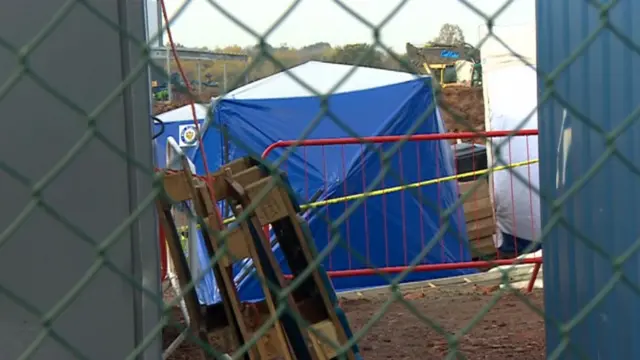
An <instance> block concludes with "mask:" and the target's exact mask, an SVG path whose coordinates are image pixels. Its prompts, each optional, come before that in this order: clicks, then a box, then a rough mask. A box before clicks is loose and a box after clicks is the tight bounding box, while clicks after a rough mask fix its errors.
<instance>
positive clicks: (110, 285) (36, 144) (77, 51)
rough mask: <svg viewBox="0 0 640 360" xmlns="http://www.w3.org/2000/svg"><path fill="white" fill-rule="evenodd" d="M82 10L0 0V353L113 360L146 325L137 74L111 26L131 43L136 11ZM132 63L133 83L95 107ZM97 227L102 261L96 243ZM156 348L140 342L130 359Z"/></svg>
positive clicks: (142, 105)
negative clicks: (0, 42) (105, 243)
mask: <svg viewBox="0 0 640 360" xmlns="http://www.w3.org/2000/svg"><path fill="white" fill-rule="evenodd" d="M92 6H93V7H94V13H92V11H91V10H89V9H88V8H86V7H85V5H83V4H81V3H80V2H78V3H76V4H75V5H73V6H72V7H71V8H69V7H63V5H62V2H61V1H49V0H47V1H26V2H16V1H11V0H2V1H0V8H2V11H1V12H2V15H1V16H0V18H1V21H0V34H2V35H1V37H2V39H3V40H4V41H6V42H8V43H10V44H12V46H14V47H15V48H16V49H21V50H23V51H25V53H23V55H25V62H20V61H19V57H18V56H17V54H16V53H15V52H14V51H12V50H11V47H7V46H4V45H6V43H3V46H2V47H0V88H4V89H3V90H0V113H1V114H2V120H0V123H1V124H2V130H0V194H1V195H0V198H2V200H1V201H0V238H1V240H0V309H1V310H0V349H1V350H0V353H1V355H0V358H3V359H17V358H19V357H20V356H21V355H22V356H23V357H25V358H31V359H47V360H57V359H60V360H63V359H65V360H66V359H72V358H90V359H96V360H100V359H104V360H112V359H124V358H126V357H127V356H130V355H131V353H132V352H133V350H134V348H135V347H136V346H138V345H139V344H140V343H141V342H142V341H143V340H144V338H145V337H146V336H147V335H149V334H150V333H151V330H152V328H153V326H155V325H156V324H158V322H159V321H160V313H161V310H162V305H161V303H160V305H158V302H159V299H160V286H159V279H158V277H159V271H158V269H159V261H158V258H159V255H158V246H157V244H158V238H157V234H156V229H157V225H156V223H155V217H154V211H153V206H151V207H147V208H146V210H144V211H142V213H141V214H139V215H135V212H136V211H137V208H138V207H139V206H141V205H142V202H143V199H144V198H145V197H148V196H149V195H150V194H151V185H152V181H151V174H152V156H151V155H152V154H151V139H150V138H151V133H150V132H151V126H150V121H149V110H150V109H149V108H150V106H149V86H148V78H147V76H148V74H147V71H139V72H138V71H135V70H134V68H135V67H136V66H137V65H138V64H139V63H140V61H141V60H142V56H141V49H140V48H139V47H138V46H137V45H134V44H133V43H132V42H131V41H130V40H128V38H127V37H125V35H124V33H125V32H128V33H130V34H131V36H134V37H137V38H138V39H140V40H141V41H144V39H145V23H144V18H145V13H144V12H145V11H144V10H145V9H144V6H143V2H140V1H125V0H114V1H99V2H92ZM65 9H67V10H69V11H68V14H63V13H62V12H63V11H65ZM95 12H99V13H100V14H102V16H103V18H100V17H98V16H96V14H95ZM104 18H107V19H109V20H110V21H111V22H112V24H113V25H112V26H115V27H120V28H121V30H118V29H117V28H116V29H114V28H113V27H112V26H110V25H108V24H107V23H106V22H105V21H104ZM41 34H45V35H44V38H41V39H38V37H40V35H41ZM36 40H37V41H36ZM26 51H30V52H29V53H28V54H27V53H26ZM24 64H27V65H28V68H27V67H26V66H25V65H24ZM27 69H28V71H27ZM132 73H137V74H138V77H137V80H135V81H133V82H132V83H131V85H129V86H128V87H126V88H124V90H122V92H121V93H120V94H119V96H117V97H116V98H115V99H113V101H112V102H111V103H110V104H109V105H108V106H106V107H104V109H105V110H104V111H100V105H101V104H102V103H103V102H105V101H106V100H107V99H109V98H110V96H111V94H113V93H114V92H116V91H118V88H119V86H120V85H121V83H123V82H124V81H125V79H126V78H127V77H128V76H129V75H130V74H132ZM16 74H21V76H22V78H21V79H20V80H18V81H17V82H16V84H15V86H13V87H11V88H7V86H8V85H7V84H8V83H9V82H10V80H11V79H12V77H13V76H14V75H16ZM36 76H37V78H38V79H39V80H34V79H36ZM43 84H46V86H44V85H43ZM7 89H10V90H7ZM87 114H95V119H96V120H97V124H96V127H97V129H96V132H97V133H99V134H100V136H99V137H98V136H95V133H94V134H91V133H90V132H89V131H90V130H91V125H90V119H91V118H92V116H88V115H87ZM85 139H89V140H88V141H86V142H85ZM106 143H111V144H112V145H113V148H110V147H109V146H107V145H105V144H106ZM114 149H119V150H120V152H124V153H126V157H125V156H123V155H122V153H118V152H117V151H115V150H114ZM133 162H138V163H142V164H147V165H148V169H147V170H145V171H142V170H139V169H138V167H137V166H136V165H134V164H133ZM24 214H28V215H26V216H24ZM130 217H131V218H132V219H133V220H132V221H131V222H130V224H126V227H122V231H117V230H118V229H119V227H120V226H122V225H123V224H125V221H127V220H130V219H129V218H130ZM14 230H15V231H14ZM116 235H117V236H116ZM110 236H111V237H112V238H114V239H115V238H116V237H117V241H115V242H114V243H113V244H112V246H110V247H109V248H107V249H106V250H105V253H104V258H107V259H108V260H109V261H110V262H111V265H109V266H107V265H106V264H105V262H104V258H103V256H102V255H101V254H100V251H98V249H97V248H96V245H97V244H99V243H102V242H103V241H105V240H106V239H109V238H110ZM110 266H112V267H111V268H110ZM114 269H118V270H119V271H120V272H121V274H118V273H117V272H116V271H114ZM122 274H126V276H124V275H122ZM125 277H128V278H129V279H131V281H127V280H126V279H125ZM132 282H133V283H135V284H137V286H134V285H133V284H132ZM141 287H144V288H146V289H147V290H148V291H149V292H150V293H151V294H153V297H155V298H153V297H151V296H149V294H144V293H143V292H141V291H140V288H141ZM39 338H41V339H43V340H42V341H39ZM160 354H161V352H160V341H159V339H155V340H153V339H152V340H151V342H150V344H149V346H148V348H146V350H144V351H142V352H141V355H140V356H138V357H137V358H139V359H145V360H147V359H148V360H151V359H154V360H155V359H159V358H160ZM80 355H82V357H79V356H80Z"/></svg>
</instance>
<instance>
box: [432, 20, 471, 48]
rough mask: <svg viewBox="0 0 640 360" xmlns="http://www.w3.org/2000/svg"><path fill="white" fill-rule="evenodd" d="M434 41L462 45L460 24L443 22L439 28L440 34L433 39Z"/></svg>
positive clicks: (462, 36) (462, 34)
mask: <svg viewBox="0 0 640 360" xmlns="http://www.w3.org/2000/svg"><path fill="white" fill-rule="evenodd" d="M433 42H434V43H437V44H444V45H462V44H464V42H465V41H464V33H463V32H462V29H461V28H460V26H458V25H455V24H449V23H447V24H444V25H442V27H441V28H440V34H439V35H438V36H437V37H436V38H435V39H433Z"/></svg>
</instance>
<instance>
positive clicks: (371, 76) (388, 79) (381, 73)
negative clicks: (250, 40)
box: [224, 61, 418, 100]
mask: <svg viewBox="0 0 640 360" xmlns="http://www.w3.org/2000/svg"><path fill="white" fill-rule="evenodd" d="M354 68H355V71H354ZM350 71H353V73H352V74H351V75H349V77H348V78H347V79H346V80H345V82H344V83H342V84H341V85H340V87H339V88H337V89H336V90H334V91H332V93H333V94H337V93H346V92H352V91H359V90H365V89H371V88H376V87H381V86H387V85H393V84H399V83H403V82H407V81H411V80H415V79H417V78H418V77H417V76H416V75H414V74H411V73H407V72H401V71H392V70H383V69H375V68H368V67H362V66H353V65H343V64H332V63H326V62H321V61H309V62H306V63H304V64H301V65H298V66H295V67H293V68H291V69H289V70H288V71H282V72H279V73H277V74H274V75H271V76H268V77H266V78H264V79H261V80H258V81H255V82H252V83H250V84H247V85H245V86H242V87H240V88H237V89H235V90H233V91H231V92H230V93H228V94H227V95H225V96H224V98H225V99H235V100H249V99H254V100H256V99H275V98H292V97H304V96H313V95H314V94H313V92H311V91H309V90H308V89H307V88H305V87H304V86H302V85H301V84H300V83H299V82H298V81H297V80H296V79H294V78H293V77H292V76H291V75H293V76H295V77H296V78H298V79H300V80H302V81H304V82H305V83H306V84H307V85H308V86H309V87H311V88H313V89H314V90H316V91H318V92H320V93H321V94H327V93H329V92H330V91H331V90H332V89H333V87H334V86H336V85H337V84H338V83H339V82H340V81H342V79H343V78H344V77H345V76H347V74H349V72H350ZM287 72H290V74H287Z"/></svg>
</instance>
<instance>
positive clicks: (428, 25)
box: [147, 0, 535, 52]
mask: <svg viewBox="0 0 640 360" xmlns="http://www.w3.org/2000/svg"><path fill="white" fill-rule="evenodd" d="M156 1H158V0H147V2H148V8H149V13H150V15H149V17H148V20H149V26H150V30H149V32H150V33H153V34H155V33H156V32H157V30H156V26H157V25H156V24H157V21H156V19H157V15H156V14H155V7H156ZM467 1H468V2H469V3H471V4H472V5H473V6H475V7H477V8H478V9H479V10H481V11H483V12H485V13H487V14H493V13H495V12H496V11H497V10H498V9H499V8H500V7H502V5H503V4H505V2H508V1H509V0H467ZM511 1H512V3H511V5H509V7H508V8H507V10H505V11H504V12H503V13H501V15H500V17H498V18H497V20H496V24H498V25H519V24H527V23H532V22H534V21H535V15H534V14H535V7H534V6H535V5H534V3H535V1H534V0H511ZM211 2H214V3H216V4H218V5H219V7H221V8H223V9H224V10H225V11H226V12H228V13H229V14H232V15H233V16H234V17H236V18H237V20H238V21H240V22H242V23H244V24H245V25H246V26H248V27H250V28H251V29H252V30H253V31H255V32H256V33H260V34H264V33H266V32H267V31H268V30H269V28H270V27H271V26H272V25H273V24H274V23H276V22H277V21H278V18H279V17H281V16H282V15H283V14H284V13H285V12H286V11H287V9H288V8H289V7H290V6H292V4H294V3H296V1H294V0H217V1H214V0H211ZM402 2H403V1H402V0H342V3H343V4H345V5H346V6H348V7H350V8H351V9H352V10H353V11H354V12H356V13H357V14H359V15H360V16H362V17H363V18H364V19H366V20H367V21H368V22H370V23H372V24H376V25H378V24H380V23H381V22H382V21H383V20H384V19H385V18H387V17H388V16H389V14H390V13H392V12H393V9H394V8H396V7H397V6H398V5H399V4H401V3H402ZM404 2H405V4H404V6H403V7H402V8H401V9H400V10H399V11H398V13H397V14H396V15H395V16H393V17H392V18H391V19H390V20H388V22H387V23H386V25H385V26H384V27H383V28H382V30H381V41H382V42H383V43H384V44H386V45H387V46H390V47H391V48H392V49H394V50H395V51H399V52H404V47H405V44H406V43H407V42H410V43H413V44H424V43H426V42H428V41H430V40H432V39H433V38H434V37H435V36H437V35H438V31H439V29H440V27H441V26H442V25H443V24H445V23H452V24H457V25H459V26H460V27H461V28H462V30H463V32H464V34H465V38H466V40H467V42H469V43H471V44H474V45H475V44H477V43H478V40H479V27H480V26H481V25H482V24H484V23H485V20H484V19H483V18H482V17H481V16H479V15H477V14H476V13H474V12H473V11H472V10H471V9H470V8H469V7H468V6H467V5H465V4H464V3H462V2H461V1H460V0H408V1H404ZM184 3H188V4H187V6H186V8H185V10H184V11H183V12H182V13H181V14H180V15H179V16H178V17H177V18H176V19H175V21H173V22H172V25H171V31H172V34H173V37H174V40H175V41H176V42H178V43H181V44H183V45H185V46H187V47H202V46H206V47H209V48H216V47H224V46H228V45H240V46H243V47H244V46H250V45H255V44H256V43H257V41H258V40H257V38H256V37H255V36H254V35H252V34H251V33H250V32H249V31H247V30H245V29H243V28H242V27H241V26H239V25H238V24H237V23H234V22H233V21H232V20H230V18H229V17H228V16H227V15H225V14H223V12H221V11H220V10H218V9H216V8H215V7H214V6H212V5H211V4H210V3H209V1H208V0H165V4H166V6H167V11H168V13H169V17H170V18H173V17H174V16H175V14H176V11H177V10H178V9H179V8H180V7H181V6H182V4H184ZM297 3H298V5H297V7H296V8H295V10H294V11H293V12H292V13H291V14H290V15H289V16H288V17H287V18H286V19H285V20H284V21H282V22H281V24H280V26H278V27H277V28H276V29H275V30H274V31H273V32H272V33H271V34H270V35H269V37H268V38H267V41H268V43H269V44H271V45H273V46H279V45H282V44H287V45H289V46H294V47H302V46H305V45H309V44H313V43H316V42H321V41H322V42H329V43H330V44H331V45H334V46H335V45H338V46H339V45H345V44H350V43H371V42H373V33H372V30H371V29H370V28H368V27H367V26H366V25H365V24H363V23H362V22H361V21H360V20H358V19H356V18H355V17H354V16H352V15H351V14H349V13H348V12H346V11H345V10H344V9H342V8H341V7H340V6H338V5H337V4H336V1H335V0H301V1H297Z"/></svg>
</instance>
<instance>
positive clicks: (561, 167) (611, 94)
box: [537, 0, 640, 359]
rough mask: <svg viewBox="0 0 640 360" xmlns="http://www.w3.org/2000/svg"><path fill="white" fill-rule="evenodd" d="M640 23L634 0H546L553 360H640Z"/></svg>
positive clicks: (543, 167) (542, 50)
mask: <svg viewBox="0 0 640 360" xmlns="http://www.w3.org/2000/svg"><path fill="white" fill-rule="evenodd" d="M601 3H602V4H601ZM610 5H613V7H610ZM639 16H640V7H638V6H636V3H635V2H634V1H633V0H621V1H613V2H610V3H607V4H605V3H604V2H600V1H597V2H588V1H556V0H538V5H537V23H538V67H539V70H540V71H541V72H542V73H544V74H545V75H547V76H550V75H553V73H552V72H554V71H555V72H556V73H557V76H555V77H554V78H553V79H552V80H553V82H552V83H551V82H549V81H548V80H547V81H545V80H544V79H541V82H540V84H541V93H544V92H545V91H549V90H551V87H553V89H554V90H555V92H556V93H555V96H552V98H551V100H549V101H547V102H545V103H544V104H541V106H540V109H539V124H540V125H539V126H540V136H539V141H540V147H539V148H540V177H541V179H540V182H541V185H540V186H541V193H542V195H543V197H544V200H543V201H542V204H543V205H542V215H543V227H547V228H550V229H551V231H550V232H549V234H548V236H546V238H545V243H544V282H545V304H546V315H547V317H548V319H547V321H546V329H547V354H548V357H549V358H552V355H553V358H556V359H578V358H585V356H586V357H587V358H591V359H636V358H639V357H640V345H638V342H636V341H633V338H634V336H635V335H634V334H637V331H636V330H638V328H639V327H640V325H639V324H640V306H638V305H640V302H639V300H640V297H639V296H638V292H637V291H635V290H632V287H630V286H628V285H627V284H625V283H624V282H625V279H626V280H628V281H629V282H630V283H633V284H636V285H635V287H636V289H637V284H638V277H639V276H638V275H639V272H638V266H639V265H640V254H637V252H634V251H633V247H634V246H636V245H637V242H638V235H640V232H639V230H638V213H639V212H640V187H639V186H638V184H639V180H640V178H639V177H638V175H637V170H636V169H637V167H636V168H635V169H634V166H637V164H639V163H640V146H638V139H640V127H638V126H637V125H635V123H636V122H637V119H634V118H631V116H632V115H633V112H634V111H635V110H636V107H637V105H638V94H640V70H639V67H640V55H638V52H637V50H638V44H640V33H638V32H637V31H635V30H634V31H632V30H633V25H634V22H635V20H634V19H637V18H638V17H639ZM602 24H604V25H609V26H611V27H613V28H614V29H615V31H616V32H619V33H620V34H623V36H624V37H626V39H625V38H624V37H623V36H620V35H616V34H615V33H614V32H613V31H611V30H610V29H607V28H606V27H604V28H600V26H601V25H602ZM595 32H598V34H597V35H592V34H594V33H595ZM632 43H633V44H632ZM581 47H584V48H583V49H582V50H581ZM567 61H571V62H570V63H569V62H567ZM540 100H541V101H543V96H542V95H541V99H540ZM607 137H609V138H608V139H607ZM634 164H635V165H634ZM634 172H635V173H634ZM622 261H624V264H621V265H620V266H616V262H622ZM559 324H562V325H563V327H559ZM567 340H568V341H569V345H567ZM565 347H566V349H565ZM563 349H564V351H563Z"/></svg>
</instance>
